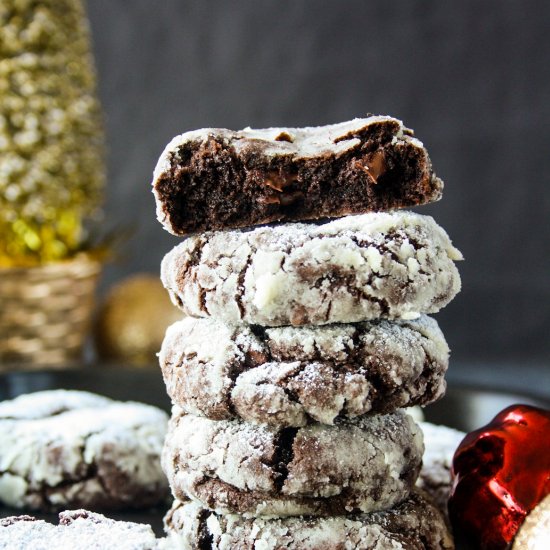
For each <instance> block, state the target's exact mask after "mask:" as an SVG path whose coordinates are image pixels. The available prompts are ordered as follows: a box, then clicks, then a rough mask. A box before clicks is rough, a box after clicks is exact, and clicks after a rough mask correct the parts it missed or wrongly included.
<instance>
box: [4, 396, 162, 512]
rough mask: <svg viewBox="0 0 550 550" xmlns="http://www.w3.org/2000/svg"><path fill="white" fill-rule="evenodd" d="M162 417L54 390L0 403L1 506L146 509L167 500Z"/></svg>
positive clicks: (149, 410) (138, 406)
mask: <svg viewBox="0 0 550 550" xmlns="http://www.w3.org/2000/svg"><path fill="white" fill-rule="evenodd" d="M166 423H167V416H166V414H165V413H164V412H162V411H161V410H159V409H157V408H155V407H151V406H148V405H144V404H141V403H132V402H128V403H121V402H117V401H112V400H110V399H107V398H105V397H102V396H99V395H94V394H90V393H87V392H78V391H65V390H52V391H45V392H37V393H33V394H28V395H23V396H20V397H18V398H16V399H14V400H12V401H4V402H2V403H0V501H3V502H4V503H6V504H8V505H10V506H15V507H26V508H30V509H37V510H42V509H58V508H60V507H62V506H65V505H67V504H72V505H77V506H89V507H98V508H102V509H116V508H120V507H141V506H150V505H152V504H154V503H156V502H159V500H161V499H162V498H164V497H165V495H166V484H165V480H164V476H163V474H162V471H161V469H160V460H159V455H160V451H161V449H162V443H163V439H164V435H165V432H166Z"/></svg>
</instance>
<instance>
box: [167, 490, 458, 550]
mask: <svg viewBox="0 0 550 550" xmlns="http://www.w3.org/2000/svg"><path fill="white" fill-rule="evenodd" d="M165 525H166V530H167V532H168V540H169V541H171V542H172V543H173V544H174V545H179V546H178V548H185V549H189V550H206V549H208V550H235V549H239V550H257V549H260V548H261V549H266V550H268V549H269V550H271V549H283V548H285V549H287V550H388V549H390V548H391V549H392V550H452V549H453V548H454V544H453V540H452V537H451V535H450V533H449V531H448V529H447V527H446V525H445V521H444V520H443V518H442V516H441V514H440V513H439V511H438V510H437V508H436V507H435V506H434V505H433V504H432V503H431V502H430V501H429V499H427V498H425V497H424V496H423V495H422V494H421V493H420V492H413V493H411V495H410V496H409V497H408V498H407V499H406V500H405V501H404V502H402V503H401V504H399V505H398V506H396V507H395V508H393V509H391V510H386V511H383V512H375V513H371V514H356V515H349V516H335V517H322V518H321V517H288V518H261V517H258V518H243V517H242V516H239V515H236V514H229V515H221V514H217V513H216V512H212V511H209V510H206V509H204V508H202V507H201V506H200V504H198V503H196V502H189V501H186V502H178V501H176V502H175V503H174V505H173V506H172V509H171V510H170V511H169V512H168V514H167V516H166V518H165Z"/></svg>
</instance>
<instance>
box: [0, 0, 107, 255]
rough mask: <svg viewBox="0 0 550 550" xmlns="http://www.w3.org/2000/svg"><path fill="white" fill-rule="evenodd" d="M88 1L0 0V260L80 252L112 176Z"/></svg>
mask: <svg viewBox="0 0 550 550" xmlns="http://www.w3.org/2000/svg"><path fill="white" fill-rule="evenodd" d="M95 93H96V91H95V72H94V65H93V59H92V55H91V49H90V37H89V29H88V24H87V19H86V14H85V12H84V8H83V5H82V2H81V0H3V1H2V2H1V3H0V266H10V265H32V264H36V263H42V262H47V261H54V260H59V259H62V258H65V257H68V256H70V255H72V254H74V253H76V252H78V251H79V247H81V244H82V238H83V236H82V231H83V223H84V221H85V220H86V219H87V218H88V217H90V216H92V215H93V214H94V213H97V211H98V209H99V206H100V203H101V198H102V192H103V186H104V182H105V167H104V159H103V145H104V136H103V130H102V124H101V113H100V106H99V102H98V100H97V98H96V95H95Z"/></svg>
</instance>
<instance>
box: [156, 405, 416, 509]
mask: <svg viewBox="0 0 550 550" xmlns="http://www.w3.org/2000/svg"><path fill="white" fill-rule="evenodd" d="M423 450H424V448H423V444H422V432H421V430H420V429H419V428H418V426H416V424H415V423H414V421H413V420H412V419H411V418H410V417H409V416H408V415H407V414H405V413H403V412H400V411H399V412H396V413H393V414H389V415H377V416H372V417H359V418H357V419H354V420H348V421H341V422H339V423H338V424H337V425H335V426H325V425H322V424H311V425H308V426H306V427H302V428H283V429H275V428H272V427H267V426H255V425H253V424H248V423H245V422H241V421H237V420H219V421H215V420H209V419H207V418H202V417H198V416H191V415H185V414H183V413H182V412H181V410H179V409H178V408H177V407H174V414H173V416H172V419H171V421H170V423H169V429H168V436H167V438H166V443H165V447H164V451H163V455H162V464H163V468H164V471H165V472H166V475H167V476H168V479H169V482H170V486H171V488H172V493H173V494H174V496H175V497H176V498H179V499H180V500H184V499H186V498H193V499H195V500H197V501H199V502H200V503H201V504H202V505H203V506H205V507H207V508H209V509H212V510H215V511H217V512H220V513H233V512H234V513H240V514H244V515H248V516H257V515H270V516H289V515H294V516H295V515H303V514H305V515H322V516H325V515H340V514H346V513H352V512H371V511H375V510H384V509H387V508H391V507H392V506H394V505H395V504H397V503H399V502H401V501H403V500H404V499H406V498H407V496H408V494H409V492H410V490H411V488H412V486H413V485H414V483H415V481H416V478H417V476H418V472H419V470H420V465H421V461H422V452H423Z"/></svg>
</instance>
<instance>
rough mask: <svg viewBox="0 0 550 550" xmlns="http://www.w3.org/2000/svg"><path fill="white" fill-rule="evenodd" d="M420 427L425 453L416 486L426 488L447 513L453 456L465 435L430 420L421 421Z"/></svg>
mask: <svg viewBox="0 0 550 550" xmlns="http://www.w3.org/2000/svg"><path fill="white" fill-rule="evenodd" d="M419 426H420V427H421V428H422V433H423V434H424V446H425V452H424V457H423V459H422V470H420V476H419V477H418V480H417V482H416V485H417V486H418V487H420V488H421V489H423V490H424V491H426V493H428V494H429V495H430V496H431V497H432V499H433V500H434V502H435V503H436V505H437V506H438V507H439V509H440V510H441V511H442V512H443V514H444V515H445V516H447V502H448V500H449V495H450V493H451V486H452V479H451V467H452V463H453V456H454V453H455V451H456V449H457V447H458V445H459V444H460V442H461V441H462V440H463V439H464V437H465V436H466V434H465V433H464V432H461V431H459V430H455V429H453V428H449V427H447V426H439V425H437V424H432V423H430V422H420V423H419Z"/></svg>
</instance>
